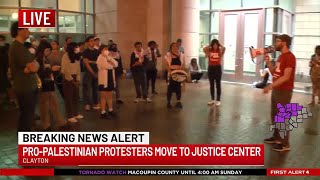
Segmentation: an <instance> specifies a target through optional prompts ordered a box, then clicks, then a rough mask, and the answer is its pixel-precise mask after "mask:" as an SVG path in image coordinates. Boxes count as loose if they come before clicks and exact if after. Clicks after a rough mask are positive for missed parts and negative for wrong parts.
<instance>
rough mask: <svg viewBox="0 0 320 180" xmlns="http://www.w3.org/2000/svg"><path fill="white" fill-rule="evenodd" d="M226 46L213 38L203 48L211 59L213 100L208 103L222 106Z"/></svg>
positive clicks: (210, 78)
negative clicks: (223, 61) (223, 59)
mask: <svg viewBox="0 0 320 180" xmlns="http://www.w3.org/2000/svg"><path fill="white" fill-rule="evenodd" d="M225 50H226V48H225V47H224V46H222V45H221V44H220V43H219V41H218V40H217V39H213V40H212V41H211V43H210V45H209V46H206V47H205V48H203V52H204V53H205V55H206V56H207V57H208V59H209V67H208V77H209V82H210V93H211V100H210V101H209V102H208V105H213V104H216V106H220V104H221V103H220V98H221V76H222V58H223V55H224V52H225ZM215 83H216V86H217V87H216V88H217V101H215V90H214V89H215V87H214V84H215Z"/></svg>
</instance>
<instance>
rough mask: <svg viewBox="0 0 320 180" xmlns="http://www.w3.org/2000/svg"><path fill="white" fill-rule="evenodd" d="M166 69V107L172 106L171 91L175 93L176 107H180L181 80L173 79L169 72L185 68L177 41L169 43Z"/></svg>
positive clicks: (183, 58)
mask: <svg viewBox="0 0 320 180" xmlns="http://www.w3.org/2000/svg"><path fill="white" fill-rule="evenodd" d="M165 60H166V69H167V71H168V79H169V80H168V90H167V108H169V109H170V108H172V105H171V97H172V93H176V97H177V103H176V105H175V107H176V108H180V109H181V108H182V107H183V106H182V103H181V96H182V87H181V82H177V81H174V80H173V79H172V77H171V72H172V71H174V70H184V69H185V57H184V54H183V53H182V52H179V48H178V46H177V43H175V42H174V43H171V44H170V49H169V52H168V53H167V54H166V55H165Z"/></svg>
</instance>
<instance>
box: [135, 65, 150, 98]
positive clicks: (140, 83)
mask: <svg viewBox="0 0 320 180" xmlns="http://www.w3.org/2000/svg"><path fill="white" fill-rule="evenodd" d="M132 76H133V81H134V86H135V88H136V93H137V98H141V97H143V99H146V98H147V97H148V95H147V86H146V83H147V82H146V73H145V72H143V71H141V72H132Z"/></svg>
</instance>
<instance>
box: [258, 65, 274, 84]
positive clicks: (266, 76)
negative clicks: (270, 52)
mask: <svg viewBox="0 0 320 180" xmlns="http://www.w3.org/2000/svg"><path fill="white" fill-rule="evenodd" d="M260 76H261V77H262V78H263V80H262V81H261V82H259V83H257V84H256V85H255V87H256V88H264V87H266V86H267V85H269V84H270V83H271V82H272V75H271V73H270V70H269V68H268V67H265V68H264V69H260Z"/></svg>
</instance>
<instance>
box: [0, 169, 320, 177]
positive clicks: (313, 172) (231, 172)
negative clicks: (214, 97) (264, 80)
mask: <svg viewBox="0 0 320 180" xmlns="http://www.w3.org/2000/svg"><path fill="white" fill-rule="evenodd" d="M0 176H320V168H319V169H306V168H277V169H0Z"/></svg>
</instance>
